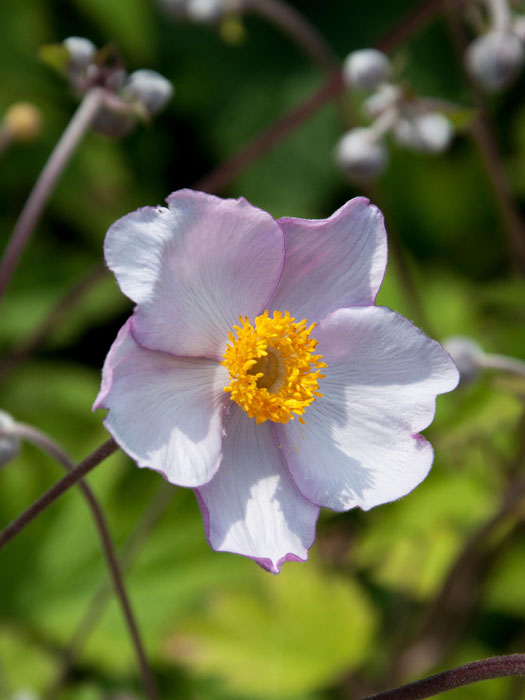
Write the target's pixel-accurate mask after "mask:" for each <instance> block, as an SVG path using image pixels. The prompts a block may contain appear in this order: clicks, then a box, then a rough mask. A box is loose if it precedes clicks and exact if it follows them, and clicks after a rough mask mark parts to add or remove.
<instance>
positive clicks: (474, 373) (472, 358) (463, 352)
mask: <svg viewBox="0 0 525 700" xmlns="http://www.w3.org/2000/svg"><path fill="white" fill-rule="evenodd" d="M443 347H444V348H445V350H446V351H447V352H448V353H449V355H450V357H451V358H452V359H453V360H454V363H455V365H456V367H457V368H458V371H459V374H460V377H461V383H462V384H468V383H470V382H473V381H474V380H475V379H477V377H478V375H479V373H480V369H481V367H482V360H483V358H484V352H483V348H482V347H481V345H479V343H476V341H474V340H472V338H467V337H466V336H462V335H457V336H453V337H451V338H447V339H446V340H445V341H443Z"/></svg>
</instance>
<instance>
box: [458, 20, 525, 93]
mask: <svg viewBox="0 0 525 700" xmlns="http://www.w3.org/2000/svg"><path fill="white" fill-rule="evenodd" d="M524 58H525V56H524V52H523V46H522V45H521V41H520V40H519V39H518V37H517V36H515V35H514V34H511V33H510V32H489V33H488V34H485V35H484V36H480V37H478V38H477V39H475V40H474V41H473V42H472V43H471V44H470V46H469V47H468V48H467V51H466V54H465V64H466V67H467V70H468V72H469V73H470V75H471V76H472V78H473V79H474V80H475V81H476V82H477V83H478V84H479V85H480V86H481V87H482V88H484V89H485V90H487V91H488V92H498V91H500V90H503V89H504V88H505V87H507V85H510V83H512V81H513V80H514V79H515V78H516V77H517V76H518V73H519V72H520V70H521V67H522V65H523V61H524Z"/></svg>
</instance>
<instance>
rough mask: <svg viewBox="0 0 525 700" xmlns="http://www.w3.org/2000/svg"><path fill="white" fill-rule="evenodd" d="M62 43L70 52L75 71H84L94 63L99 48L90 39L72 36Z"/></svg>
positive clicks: (72, 66)
mask: <svg viewBox="0 0 525 700" xmlns="http://www.w3.org/2000/svg"><path fill="white" fill-rule="evenodd" d="M62 43H63V44H64V46H65V47H66V49H67V50H68V52H69V56H70V58H71V68H73V70H83V69H84V68H87V67H88V66H89V64H90V63H92V62H93V58H94V57H95V54H96V52H97V47H96V46H95V44H94V43H93V42H92V41H90V40H89V39H85V38H84V37H82V36H70V37H68V38H67V39H64V41H63V42H62Z"/></svg>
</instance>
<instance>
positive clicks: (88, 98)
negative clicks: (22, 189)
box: [0, 87, 104, 299]
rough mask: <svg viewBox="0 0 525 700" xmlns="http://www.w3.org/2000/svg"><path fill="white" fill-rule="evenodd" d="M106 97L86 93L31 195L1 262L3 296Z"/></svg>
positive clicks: (100, 92)
mask: <svg viewBox="0 0 525 700" xmlns="http://www.w3.org/2000/svg"><path fill="white" fill-rule="evenodd" d="M103 98H104V91H103V89H102V88H98V87H96V88H93V89H92V90H90V91H89V92H88V93H86V95H85V97H84V99H83V100H82V102H81V103H80V105H79V107H78V109H77V111H76V112H75V114H74V115H73V118H72V119H71V121H70V122H69V125H68V126H67V128H66V130H65V131H64V133H63V134H62V136H61V138H60V140H59V142H58V143H57V145H56V146H55V148H54V150H53V152H52V153H51V155H50V157H49V160H48V161H47V163H46V165H45V166H44V169H43V170H42V172H41V173H40V176H39V177H38V180H37V181H36V183H35V186H34V187H33V190H32V191H31V194H30V195H29V198H28V200H27V202H26V203H25V205H24V208H23V209H22V211H21V213H20V216H19V217H18V220H17V222H16V225H15V228H14V230H13V233H12V235H11V238H10V239H9V242H8V244H7V247H6V249H5V252H4V255H3V258H2V261H1V262H0V299H1V298H2V296H3V294H4V292H5V289H6V287H7V285H8V284H9V282H10V280H11V277H12V276H13V273H14V271H15V269H16V266H17V264H18V261H19V260H20V257H21V256H22V253H23V252H24V249H25V247H26V245H27V243H28V241H29V239H30V237H31V234H32V233H33V229H34V228H35V226H36V224H37V223H38V220H39V218H40V215H41V214H42V210H43V209H44V206H45V204H46V202H47V200H48V198H49V195H50V194H51V191H52V190H53V187H54V186H55V183H56V181H57V180H58V178H59V176H60V174H61V173H62V171H63V170H64V168H65V167H66V165H67V163H68V161H69V159H70V158H71V156H72V154H73V152H74V151H75V148H76V147H77V146H78V144H79V143H80V140H81V139H82V137H83V136H84V134H85V133H86V131H87V129H88V127H89V125H90V124H91V122H92V121H93V119H94V117H95V115H96V114H97V112H98V110H99V108H100V106H101V104H102V101H103Z"/></svg>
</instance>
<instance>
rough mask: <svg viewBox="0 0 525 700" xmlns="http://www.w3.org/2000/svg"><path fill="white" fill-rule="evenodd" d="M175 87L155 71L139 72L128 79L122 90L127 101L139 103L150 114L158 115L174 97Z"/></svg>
mask: <svg viewBox="0 0 525 700" xmlns="http://www.w3.org/2000/svg"><path fill="white" fill-rule="evenodd" d="M173 92H174V90H173V85H172V84H171V83H170V81H169V80H167V79H166V78H164V76H162V75H160V73H157V72H156V71H153V70H147V69H145V68H144V69H142V70H137V71H135V72H134V73H131V75H130V76H129V77H128V80H127V82H126V84H125V85H124V88H123V90H122V96H123V97H124V98H125V99H132V100H137V101H139V102H140V103H141V104H142V106H143V107H144V108H145V109H146V111H147V112H148V113H149V114H151V115H152V114H156V113H157V112H160V110H161V109H162V108H163V107H164V106H165V105H166V104H167V103H168V101H169V100H170V99H171V97H172V95H173Z"/></svg>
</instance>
